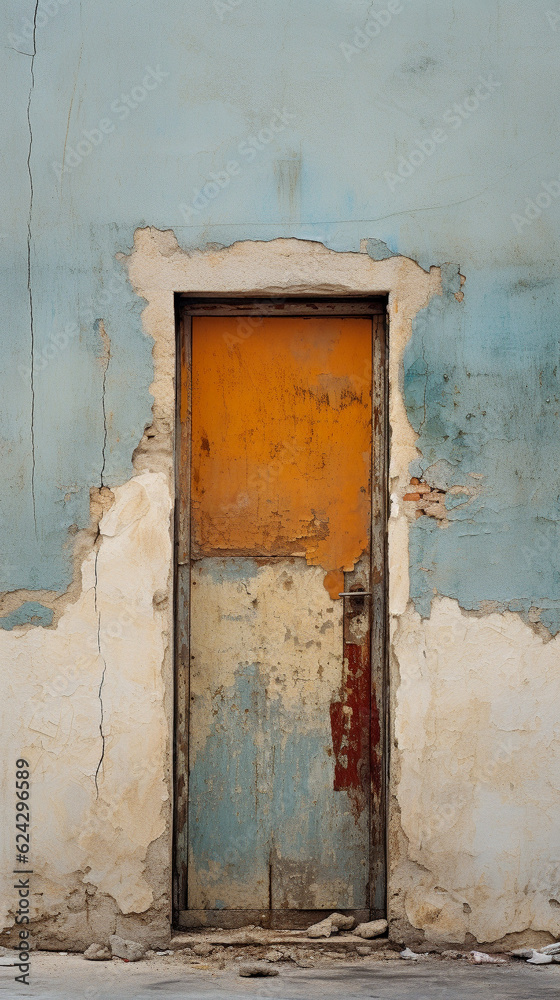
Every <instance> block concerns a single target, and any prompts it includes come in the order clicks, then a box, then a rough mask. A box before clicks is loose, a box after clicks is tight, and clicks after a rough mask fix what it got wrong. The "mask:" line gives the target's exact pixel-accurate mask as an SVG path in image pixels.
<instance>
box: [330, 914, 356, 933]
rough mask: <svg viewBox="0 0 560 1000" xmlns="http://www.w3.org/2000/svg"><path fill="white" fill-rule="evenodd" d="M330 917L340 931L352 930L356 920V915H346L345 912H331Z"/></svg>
mask: <svg viewBox="0 0 560 1000" xmlns="http://www.w3.org/2000/svg"><path fill="white" fill-rule="evenodd" d="M328 919H329V920H330V922H331V924H332V925H333V927H336V928H337V929H338V930H339V931H351V930H352V928H353V926H354V924H355V922H356V921H355V920H354V917H348V916H345V915H344V913H331V915H330V917H329V918H328Z"/></svg>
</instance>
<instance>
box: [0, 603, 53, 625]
mask: <svg viewBox="0 0 560 1000" xmlns="http://www.w3.org/2000/svg"><path fill="white" fill-rule="evenodd" d="M53 616H54V611H53V610H52V608H46V607H45V605H44V604H39V603H38V601H24V603H23V604H20V606H19V608H15V610H14V611H11V612H10V614H9V615H4V617H3V618H0V628H4V629H6V630H7V631H9V632H10V631H11V630H12V629H13V628H17V627H18V626H19V625H43V626H49V625H52V620H53Z"/></svg>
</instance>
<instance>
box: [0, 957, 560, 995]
mask: <svg viewBox="0 0 560 1000" xmlns="http://www.w3.org/2000/svg"><path fill="white" fill-rule="evenodd" d="M245 958H246V956H245V955H243V956H239V957H237V955H234V954H232V953H228V952H227V951H226V952H225V953H224V956H223V957H222V958H221V959H220V958H217V957H216V956H213V958H212V959H207V960H205V959H195V956H192V955H191V956H188V957H187V956H185V955H184V954H182V953H181V952H178V953H175V954H173V955H166V956H161V957H154V958H149V959H144V960H143V961H141V962H137V963H125V962H122V961H120V960H119V959H113V960H112V961H110V962H87V961H86V960H85V959H84V958H83V957H82V956H81V955H59V954H57V953H46V952H35V953H34V954H33V955H32V969H31V981H30V985H29V986H25V985H21V984H20V983H16V982H15V981H14V972H15V970H14V969H13V968H9V967H2V968H0V997H2V998H3V997H6V1000H8V998H9V1000H12V998H16V997H21V998H27V997H33V998H36V1000H121V998H122V1000H154V998H155V997H158V996H160V997H162V998H164V997H165V998H167V1000H249V998H259V997H271V998H276V1000H308V998H309V1000H311V998H313V1000H314V998H328V997H333V998H337V1000H358V998H359V1000H362V998H363V1000H366V998H367V1000H540V998H543V1000H545V998H550V1000H552V998H553V997H554V998H555V1000H558V998H559V997H560V965H548V966H540V967H538V966H537V967H535V966H529V965H526V964H525V963H522V962H515V963H513V962H511V963H508V964H507V965H504V966H473V965H471V964H469V962H467V961H465V960H459V961H453V960H451V959H442V958H439V957H435V956H430V958H427V959H425V960H424V961H422V962H419V963H409V962H405V961H402V960H399V959H398V958H392V960H389V959H387V958H382V957H380V956H379V955H371V956H368V957H365V958H357V957H355V958H349V956H348V955H343V956H341V957H339V958H337V957H336V956H327V957H323V958H321V959H319V958H317V957H314V958H313V962H314V968H301V967H299V966H298V965H296V964H295V963H294V962H291V961H290V962H286V961H281V962H278V963H277V965H276V967H277V968H278V969H279V970H280V974H279V975H278V976H277V977H275V978H266V979H263V978H259V979H244V978H241V977H240V976H239V975H238V966H239V962H240V960H245ZM303 961H304V962H305V959H303Z"/></svg>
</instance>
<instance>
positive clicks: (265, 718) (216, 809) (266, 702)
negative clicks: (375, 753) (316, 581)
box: [188, 560, 369, 909]
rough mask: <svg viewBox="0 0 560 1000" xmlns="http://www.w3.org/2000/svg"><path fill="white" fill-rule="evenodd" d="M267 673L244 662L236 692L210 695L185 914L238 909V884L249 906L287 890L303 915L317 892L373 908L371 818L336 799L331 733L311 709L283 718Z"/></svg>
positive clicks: (195, 775) (192, 786)
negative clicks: (317, 726)
mask: <svg viewBox="0 0 560 1000" xmlns="http://www.w3.org/2000/svg"><path fill="white" fill-rule="evenodd" d="M210 561H211V560H206V561H205V563H206V565H207V564H208V563H210ZM264 673H265V672H261V669H260V667H259V664H256V663H240V664H239V667H238V668H237V670H236V671H235V684H234V685H233V686H232V687H230V688H224V687H223V686H220V688H219V689H218V690H217V691H216V692H215V693H214V694H213V696H212V703H211V713H212V719H211V723H212V732H211V735H210V736H209V737H208V738H207V740H206V742H205V744H204V747H203V749H202V750H198V751H197V754H196V758H195V761H194V765H193V766H192V767H191V771H190V777H189V843H190V851H189V879H188V884H189V886H190V887H191V888H190V889H189V900H188V906H189V907H191V908H195V909H196V908H200V907H205V908H209V909H218V908H219V907H225V906H227V907H232V906H233V907H234V908H235V905H236V904H235V897H234V896H233V897H232V895H231V892H232V885H233V886H235V887H236V888H237V889H239V886H243V887H244V905H245V906H246V907H248V908H259V907H264V908H265V909H268V907H269V902H271V903H272V908H273V909H282V908H285V907H287V905H288V904H287V902H286V895H285V893H286V890H287V887H289V891H290V893H291V898H292V899H293V897H294V896H295V897H296V898H297V897H298V895H299V901H298V905H297V906H296V908H300V909H313V908H314V906H313V905H312V904H311V905H310V903H309V900H310V899H311V900H313V898H314V892H315V891H316V890H317V889H318V888H321V889H322V890H323V891H325V889H326V888H328V890H329V891H330V892H331V896H330V898H329V900H328V903H326V904H325V905H326V906H327V907H330V908H331V909H337V908H340V909H346V908H348V907H351V906H356V907H366V906H367V896H366V888H367V878H368V872H367V866H366V859H367V856H368V848H367V844H368V834H367V830H368V819H369V817H368V816H367V815H364V816H362V817H361V818H360V819H359V820H358V821H357V820H356V819H355V817H354V814H353V812H352V804H351V801H350V799H349V795H348V792H346V791H338V792H335V791H333V781H334V768H333V761H332V756H331V752H332V747H331V746H330V740H329V739H325V733H324V731H323V732H319V731H314V730H313V728H312V727H311V726H310V725H309V723H308V720H307V719H306V718H305V716H306V710H305V708H304V707H303V708H302V710H301V711H299V712H298V711H294V710H293V708H292V709H291V710H290V711H286V709H285V708H283V706H282V701H281V696H280V695H279V694H278V692H277V691H273V690H271V689H270V688H267V683H266V679H265V676H264ZM194 717H195V718H197V715H196V711H195V715H194ZM325 721H326V722H327V724H328V719H327V720H325ZM195 873H196V882H197V883H198V884H199V885H203V886H205V887H206V889H205V893H203V894H202V895H200V894H199V893H197V892H195V891H193V889H192V885H193V876H194V875H195ZM314 887H315V888H314ZM237 905H238V904H237Z"/></svg>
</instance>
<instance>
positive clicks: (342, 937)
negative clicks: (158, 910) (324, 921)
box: [169, 927, 396, 951]
mask: <svg viewBox="0 0 560 1000" xmlns="http://www.w3.org/2000/svg"><path fill="white" fill-rule="evenodd" d="M195 944H211V945H216V946H218V945H220V946H222V947H238V948H241V947H247V946H249V947H253V948H254V947H258V946H259V945H260V946H263V947H267V948H269V947H271V946H272V945H289V946H294V945H300V946H304V947H305V948H321V949H329V950H333V951H341V950H344V949H348V951H354V950H355V948H356V947H357V945H367V946H368V947H370V948H372V949H373V950H375V951H380V950H382V949H383V948H389V949H391V950H394V949H395V948H396V945H394V944H393V943H392V942H390V941H389V939H388V938H387V936H385V937H377V938H370V939H366V938H362V937H358V935H357V934H352V932H351V931H342V932H340V933H339V934H333V935H332V936H331V937H328V938H308V937H307V931H294V930H288V931H278V930H267V929H266V928H263V927H255V928H253V927H251V928H239V930H235V931H223V930H215V929H213V928H211V927H209V928H204V929H203V930H196V931H195V930H192V931H177V932H176V933H174V934H172V935H171V942H170V944H169V947H170V948H172V949H173V950H174V951H176V950H179V949H180V948H192V947H193V945H195Z"/></svg>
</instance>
